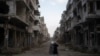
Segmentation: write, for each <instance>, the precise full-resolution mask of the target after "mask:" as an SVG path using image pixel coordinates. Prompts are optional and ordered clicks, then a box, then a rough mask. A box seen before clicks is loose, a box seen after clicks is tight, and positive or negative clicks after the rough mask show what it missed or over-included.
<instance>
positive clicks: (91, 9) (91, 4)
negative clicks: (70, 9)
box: [89, 2, 94, 13]
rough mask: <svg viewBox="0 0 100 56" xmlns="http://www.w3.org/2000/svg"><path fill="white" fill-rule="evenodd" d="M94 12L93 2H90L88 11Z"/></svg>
mask: <svg viewBox="0 0 100 56" xmlns="http://www.w3.org/2000/svg"><path fill="white" fill-rule="evenodd" d="M93 12H94V3H93V2H90V3H89V13H93Z"/></svg>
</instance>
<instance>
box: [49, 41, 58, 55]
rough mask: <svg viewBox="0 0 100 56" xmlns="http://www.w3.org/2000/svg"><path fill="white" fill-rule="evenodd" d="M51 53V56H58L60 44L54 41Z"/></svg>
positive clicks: (50, 49) (51, 45)
mask: <svg viewBox="0 0 100 56" xmlns="http://www.w3.org/2000/svg"><path fill="white" fill-rule="evenodd" d="M49 53H50V55H51V56H58V44H57V43H56V42H54V41H51V44H50V48H49Z"/></svg>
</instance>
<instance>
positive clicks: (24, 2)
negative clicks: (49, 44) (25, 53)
mask: <svg viewBox="0 0 100 56" xmlns="http://www.w3.org/2000/svg"><path fill="white" fill-rule="evenodd" d="M39 7H40V5H39V1H38V0H0V53H7V52H17V51H18V52H20V51H22V50H24V49H27V48H31V47H34V46H35V43H36V42H37V41H38V39H39V38H40V37H41V36H39V34H40V33H42V32H41V28H40V24H41V23H40V22H41V20H40V19H41V17H40V12H39V10H38V8H39ZM45 27H46V26H45ZM46 31H47V30H46ZM47 33H48V32H47ZM47 35H48V36H49V33H48V34H47ZM47 35H46V37H48V36H47ZM40 41H41V40H40ZM37 44H38V43H37Z"/></svg>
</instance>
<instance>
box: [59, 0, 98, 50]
mask: <svg viewBox="0 0 100 56" xmlns="http://www.w3.org/2000/svg"><path fill="white" fill-rule="evenodd" d="M60 24H61V26H60V28H61V38H62V37H65V38H66V44H67V43H69V44H71V45H72V46H73V47H75V48H78V49H84V50H88V51H91V50H93V51H94V50H95V51H99V52H100V48H99V46H100V41H99V39H100V38H99V36H100V32H99V29H100V1H99V0H95V1H94V0H69V1H68V4H67V7H66V11H64V13H63V14H62V20H61V22H60Z"/></svg>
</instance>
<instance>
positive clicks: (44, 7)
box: [39, 0, 67, 36]
mask: <svg viewBox="0 0 100 56" xmlns="http://www.w3.org/2000/svg"><path fill="white" fill-rule="evenodd" d="M39 2H40V12H41V16H44V19H45V23H46V25H47V28H48V31H49V33H50V35H51V36H53V34H54V31H55V30H56V28H57V27H58V26H59V22H60V20H61V14H62V12H63V11H64V10H65V9H66V4H67V0H39Z"/></svg>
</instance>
